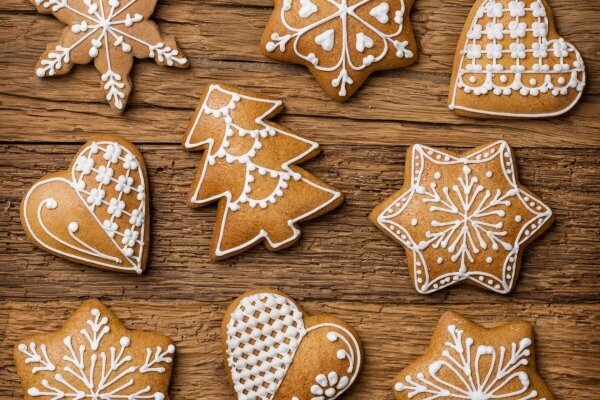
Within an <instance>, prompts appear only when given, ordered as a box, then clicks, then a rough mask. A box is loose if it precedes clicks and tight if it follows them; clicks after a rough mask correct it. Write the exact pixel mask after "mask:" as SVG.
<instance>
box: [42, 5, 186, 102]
mask: <svg viewBox="0 0 600 400" xmlns="http://www.w3.org/2000/svg"><path fill="white" fill-rule="evenodd" d="M31 2H32V3H33V4H34V5H35V6H36V7H37V10H38V12H40V13H42V14H53V15H54V16H55V17H56V18H57V19H58V20H60V21H61V22H63V23H64V24H66V25H67V27H66V28H65V29H64V30H63V33H62V37H61V38H60V40H59V42H58V43H53V44H50V45H48V47H47V49H46V52H45V53H44V54H43V55H42V56H41V58H40V61H39V62H38V65H37V67H36V70H35V74H36V75H37V76H39V77H48V76H54V75H64V74H67V73H68V72H69V71H70V70H71V68H72V67H73V65H75V64H87V63H89V62H91V61H94V65H95V66H96V69H97V70H98V72H100V74H101V77H100V79H101V82H100V87H101V88H102V89H103V90H104V93H105V98H106V100H107V101H108V103H109V104H110V107H111V108H112V109H113V110H116V111H118V112H121V111H123V109H124V108H125V104H126V103H127V98H128V97H129V93H130V92H131V89H132V85H131V81H130V79H129V72H130V71H131V68H132V65H133V58H134V57H136V58H153V59H154V61H155V62H156V63H157V64H160V65H168V66H174V67H182V68H183V67H187V66H188V60H187V59H186V58H185V57H184V55H183V53H182V52H181V50H180V49H179V48H178V47H177V43H176V42H175V39H174V38H173V37H171V36H165V35H162V34H161V32H160V31H159V29H158V27H157V26H156V24H155V23H154V22H153V21H151V20H150V17H151V16H152V13H153V12H154V7H155V5H156V0H31Z"/></svg>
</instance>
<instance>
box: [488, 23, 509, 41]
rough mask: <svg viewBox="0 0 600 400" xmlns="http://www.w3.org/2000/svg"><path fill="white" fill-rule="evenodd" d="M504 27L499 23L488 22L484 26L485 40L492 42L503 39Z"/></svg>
mask: <svg viewBox="0 0 600 400" xmlns="http://www.w3.org/2000/svg"><path fill="white" fill-rule="evenodd" d="M503 31H504V26H503V25H502V24H500V23H496V24H495V23H493V22H489V23H488V24H487V25H486V26H485V34H486V35H487V38H488V39H489V40H494V39H498V40H502V38H503V37H504V33H503Z"/></svg>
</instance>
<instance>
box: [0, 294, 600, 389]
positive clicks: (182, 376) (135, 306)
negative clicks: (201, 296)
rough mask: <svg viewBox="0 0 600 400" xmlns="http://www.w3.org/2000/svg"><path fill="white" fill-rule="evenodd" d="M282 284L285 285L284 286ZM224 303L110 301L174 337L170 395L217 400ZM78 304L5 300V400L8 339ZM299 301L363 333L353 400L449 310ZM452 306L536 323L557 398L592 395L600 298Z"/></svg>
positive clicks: (390, 371) (543, 367)
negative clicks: (562, 302)
mask: <svg viewBox="0 0 600 400" xmlns="http://www.w3.org/2000/svg"><path fill="white" fill-rule="evenodd" d="M282 289H286V290H287V289H288V288H287V285H283V287H282ZM236 294H240V293H236ZM290 294H294V295H297V296H299V299H301V297H302V296H303V295H304V294H305V292H304V291H303V290H302V289H292V290H291V292H290ZM86 297H87V296H86ZM109 299H110V297H109V298H104V299H103V300H104V301H106V300H109ZM230 300H231V299H227V300H226V301H223V302H211V303H204V302H197V301H177V302H173V301H162V302H161V301H156V300H142V301H136V302H135V303H134V302H132V301H131V300H125V301H123V300H112V299H110V301H106V304H107V305H108V306H109V307H110V308H111V310H112V311H113V312H114V313H115V314H116V315H117V316H118V317H119V318H120V319H122V320H123V322H124V323H125V325H126V326H127V327H128V328H130V329H140V330H150V331H159V332H161V333H164V334H166V335H168V336H170V337H171V338H172V339H173V340H174V341H175V342H176V346H177V353H176V361H175V369H174V373H173V379H172V383H171V395H172V397H173V398H174V399H202V400H223V399H224V398H233V395H231V394H230V393H231V392H230V388H229V385H228V383H227V381H226V378H225V368H224V366H223V364H222V363H223V357H222V354H221V349H220V324H221V320H222V318H223V312H224V311H225V308H226V307H227V305H228V302H229V301H230ZM79 304H80V301H79V300H71V301H62V300H61V301H53V302H48V303H46V302H15V301H5V302H3V304H2V307H0V324H1V325H2V330H1V331H0V394H1V395H2V397H3V398H19V397H21V391H20V384H19V381H18V378H17V376H16V373H15V367H14V364H13V360H12V356H11V353H12V347H13V346H14V344H15V343H17V342H18V341H19V340H20V339H22V338H24V337H27V336H30V335H33V334H38V333H44V332H52V331H53V330H55V329H57V328H59V327H60V326H61V325H62V323H63V321H64V319H65V318H67V316H68V315H69V314H70V313H71V312H72V311H73V309H75V308H76V307H77V306H78V305H79ZM303 306H304V307H305V308H306V310H307V312H309V313H313V314H317V313H328V314H334V315H338V316H342V317H344V318H345V319H346V320H347V321H348V322H349V323H350V324H351V325H352V326H353V327H354V328H355V329H356V330H357V331H358V333H359V335H361V338H362V341H363V344H364V348H365V356H366V362H365V366H364V370H363V372H362V374H361V375H360V377H359V379H358V380H357V382H356V384H355V385H354V386H353V387H352V388H351V389H350V390H349V392H348V393H347V394H346V395H345V397H344V398H347V399H355V400H372V399H387V400H391V399H392V396H391V383H390V382H391V380H392V379H393V378H394V376H395V375H396V374H397V373H399V372H400V371H401V370H402V368H404V367H405V366H406V365H407V364H408V363H410V362H411V361H412V360H414V359H415V358H416V357H418V356H419V355H421V354H422V353H423V352H425V350H426V349H427V345H428V342H429V338H430V337H431V334H432V332H433V330H434V328H435V325H436V322H437V319H438V318H439V316H440V315H441V314H442V313H443V312H444V311H445V310H447V309H449V308H450V307H448V305H446V304H444V303H439V304H438V305H412V306H411V307H410V308H408V307H406V306H405V305H381V304H369V303H365V302H361V303H351V302H340V301H336V302H330V301H305V302H303ZM451 308H452V310H454V311H457V312H461V313H463V314H465V315H467V316H469V317H470V318H472V319H474V320H475V321H477V322H479V323H481V324H486V325H488V326H493V325H496V324H498V323H501V322H505V321H509V320H513V319H525V320H528V321H530V322H532V323H533V324H534V327H535V334H536V338H535V345H536V352H537V363H538V370H539V372H540V374H541V376H542V377H543V378H544V380H545V382H546V384H547V385H548V386H549V387H550V389H551V391H552V392H553V393H554V395H555V397H556V398H557V399H560V398H563V399H568V398H570V399H578V400H596V398H597V389H598V380H597V377H598V376H599V375H600V367H599V365H598V362H597V355H598V352H600V344H599V342H598V340H597V339H594V337H593V336H591V335H590V332H592V331H593V330H594V329H595V328H596V327H597V325H598V323H599V320H600V309H599V307H598V305H586V304H574V305H545V304H535V305H531V304H527V303H519V302H514V303H508V304H502V305H498V304H495V305H490V306H488V307H485V308H481V307H472V306H469V305H462V306H453V307H451Z"/></svg>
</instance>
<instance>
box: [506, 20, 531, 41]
mask: <svg viewBox="0 0 600 400" xmlns="http://www.w3.org/2000/svg"><path fill="white" fill-rule="evenodd" d="M508 30H509V31H510V37H511V38H513V39H516V38H523V37H525V33H526V32H527V24H526V23H525V22H517V21H510V23H509V24H508Z"/></svg>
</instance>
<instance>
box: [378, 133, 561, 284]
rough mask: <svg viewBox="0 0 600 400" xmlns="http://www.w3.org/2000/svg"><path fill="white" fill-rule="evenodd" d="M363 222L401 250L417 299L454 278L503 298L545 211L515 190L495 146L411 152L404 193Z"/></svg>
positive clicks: (506, 155) (544, 224) (507, 152)
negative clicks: (457, 150)
mask: <svg viewBox="0 0 600 400" xmlns="http://www.w3.org/2000/svg"><path fill="white" fill-rule="evenodd" d="M370 219H371V221H372V222H373V223H374V224H375V225H376V226H377V227H379V228H380V229H381V230H383V231H384V232H385V233H386V234H387V235H389V236H390V237H392V238H393V239H394V240H396V241H397V242H399V243H400V244H401V245H402V246H404V247H405V248H406V251H407V253H408V264H409V273H410V276H411V281H412V282H413V284H414V286H415V288H416V289H417V291H418V292H419V293H431V292H434V291H436V290H439V289H442V288H444V287H447V286H450V285H452V284H454V283H457V282H460V281H462V280H468V282H469V283H473V284H476V285H479V286H482V287H484V288H487V289H490V290H493V291H495V292H498V293H508V292H510V291H511V290H512V288H513V287H514V285H515V282H516V278H517V274H518V272H519V266H520V261H521V255H522V252H523V249H524V248H525V246H526V245H527V244H528V243H529V242H531V241H532V240H533V239H534V238H535V237H537V236H538V235H539V234H541V233H542V232H543V231H544V230H546V229H547V228H548V227H549V226H550V223H551V221H552V211H551V210H550V208H548V206H546V205H545V204H544V203H542V202H541V201H540V200H539V199H538V198H536V197H535V196H534V195H533V194H532V193H530V192H529V191H527V189H525V188H523V187H522V186H520V185H519V182H518V179H517V171H516V165H515V159H514V157H513V154H512V150H511V148H510V147H509V145H508V143H506V142H504V141H498V142H495V143H492V144H489V145H486V146H482V147H479V148H477V149H474V150H472V151H470V152H467V153H465V154H463V155H457V154H453V153H450V152H444V151H440V150H436V149H433V148H429V147H425V146H421V145H414V146H412V147H411V148H410V149H409V151H408V156H407V160H406V173H405V180H404V187H403V188H402V189H401V190H400V191H399V192H397V193H396V194H394V195H393V196H391V197H390V198H388V199H387V200H385V201H384V202H383V203H381V204H380V205H378V206H377V207H376V208H375V210H373V212H372V213H371V216H370Z"/></svg>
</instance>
